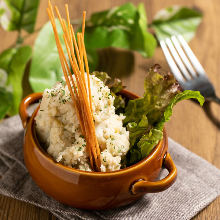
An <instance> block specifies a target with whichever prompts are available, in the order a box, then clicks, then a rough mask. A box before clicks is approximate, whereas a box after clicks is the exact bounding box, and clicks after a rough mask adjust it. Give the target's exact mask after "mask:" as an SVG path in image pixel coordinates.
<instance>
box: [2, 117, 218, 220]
mask: <svg viewBox="0 0 220 220" xmlns="http://www.w3.org/2000/svg"><path fill="white" fill-rule="evenodd" d="M23 135H24V132H23V128H22V125H21V122H20V119H19V116H14V117H11V118H9V119H6V120H4V121H3V122H2V123H0V193H1V194H3V195H5V196H10V197H12V198H16V199H19V200H22V201H25V202H28V203H31V204H34V205H36V206H39V207H42V208H44V209H47V210H49V211H50V212H52V213H53V214H54V215H55V216H57V217H58V218H59V219H76V218H79V219H157V220H159V219H162V220H164V219H169V220H172V219H181V220H182V219H190V218H192V217H193V216H195V215H196V214H197V213H198V212H199V211H200V210H202V209H203V208H204V207H206V206H207V205H208V204H209V203H211V202H212V201H213V200H214V199H215V198H216V197H217V196H218V195H220V170H219V169H217V168H216V167H214V166H213V165H211V164H210V163H208V162H207V161H205V160H204V159H202V158H200V157H198V156H197V155H195V154H193V153H192V152H190V151H188V150H187V149H185V148H184V147H182V146H180V145H179V144H178V143H176V142H174V141H173V140H171V139H169V152H170V154H171V156H172V158H173V160H174V162H175V164H176V166H177V170H178V177H177V181H176V182H175V183H174V185H173V186H171V187H170V188H169V189H168V190H166V191H164V192H161V193H153V194H147V195H145V196H144V197H143V198H142V199H141V200H139V201H137V202H136V203H134V204H132V205H129V206H126V207H122V208H118V209H114V210H107V211H85V210H80V209H76V208H72V207H69V206H66V205H63V204H61V203H59V202H57V201H55V200H54V199H52V198H50V197H49V196H47V195H45V194H44V193H43V192H42V191H41V190H40V189H39V188H38V186H37V185H36V184H35V183H34V182H33V180H32V179H31V177H30V175H29V174H28V171H27V169H26V168H25V165H24V160H23V152H22V146H23ZM166 173H167V172H166V171H165V170H164V171H163V172H162V173H161V176H164V175H166Z"/></svg>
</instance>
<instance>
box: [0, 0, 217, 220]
mask: <svg viewBox="0 0 220 220" xmlns="http://www.w3.org/2000/svg"><path fill="white" fill-rule="evenodd" d="M143 1H144V3H145V7H146V10H147V14H148V19H149V20H150V21H151V19H152V17H153V15H155V13H156V12H157V11H158V10H159V9H161V8H164V7H167V6H170V5H173V4H178V5H187V6H195V7H198V8H199V9H201V10H202V12H203V13H204V19H203V22H202V24H201V25H200V27H199V29H198V32H197V34H196V37H195V38H194V39H193V40H192V41H191V42H190V45H191V47H192V49H193V50H194V52H195V53H196V55H197V56H198V58H199V60H200V61H201V63H202V64H203V66H204V67H205V69H206V71H207V73H208V76H209V78H210V80H211V81H212V82H213V84H214V86H215V88H216V91H217V93H218V94H219V95H220V84H219V82H220V65H219V63H218V62H219V59H220V43H219V35H220V2H219V0H210V1H207V0H166V1H161V0H148V1H147V0H143ZM64 2H68V3H69V6H70V9H71V10H70V11H71V19H76V18H79V17H80V16H81V13H82V11H83V10H87V14H88V16H89V15H90V14H91V13H92V12H94V11H99V10H103V9H107V8H110V7H112V6H115V5H120V4H122V3H125V2H126V0H118V1H107V0H105V1H100V0H93V1H91V0H90V1H89V0H74V1H70V0H69V1H64V0H59V1H58V0H57V1H56V3H57V5H58V6H60V7H61V6H63V3H64ZM131 2H133V3H135V4H137V3H139V2H141V1H140V0H131ZM46 6H47V0H41V3H40V8H39V12H38V18H37V27H36V28H39V27H41V26H42V25H43V24H44V23H45V22H46V21H47V20H48V17H47V14H46V10H45V9H46ZM35 37H36V34H33V35H32V36H31V37H29V38H27V39H26V41H25V43H27V44H33V42H34V39H35ZM15 39H16V33H13V32H11V33H8V32H5V31H3V30H2V29H1V30H0V51H2V50H4V49H6V48H7V47H8V46H10V45H11V44H12V43H13V42H14V40H15ZM121 53H122V54H123V53H124V52H123V51H122V52H121ZM126 56H127V58H128V59H131V60H133V58H134V60H133V61H134V67H133V70H132V74H130V75H129V76H127V77H124V83H125V84H126V85H127V88H128V89H129V90H131V91H134V92H136V93H138V94H140V95H141V94H142V93H143V78H144V76H145V73H146V70H147V69H148V68H149V67H150V66H151V65H152V64H154V63H159V64H160V65H162V67H163V68H164V69H166V70H168V66H167V63H166V61H165V58H164V56H163V54H162V51H161V49H160V48H158V49H157V50H156V53H155V55H154V57H153V58H152V59H144V58H142V57H141V56H140V55H139V54H136V53H135V54H134V57H133V55H132V54H129V53H127V55H126ZM126 56H125V58H126ZM103 57H104V59H105V57H106V56H103ZM115 62H116V63H117V60H115ZM124 72H126V71H124ZM212 108H213V113H214V115H215V116H218V117H219V118H220V107H219V106H217V105H216V104H212ZM167 130H168V134H169V136H170V137H171V138H173V139H174V140H176V141H178V142H179V143H180V144H182V145H183V146H185V147H186V148H188V149H189V150H191V151H193V152H195V153H196V154H198V155H199V156H201V157H203V158H204V159H206V160H208V161H209V162H210V163H212V164H214V165H215V166H217V167H218V168H220V131H219V130H218V129H217V128H216V127H215V125H213V123H211V121H210V120H209V119H208V118H207V116H206V114H205V113H204V111H203V110H202V109H201V108H200V107H199V106H198V105H196V104H194V103H193V102H191V101H184V102H182V103H180V104H178V105H177V106H176V107H175V111H174V114H173V117H172V119H171V121H170V122H169V123H168V124H167ZM219 216H220V197H219V198H217V199H216V200H215V201H214V202H213V203H212V204H211V205H209V206H208V207H207V208H205V209H204V210H203V211H202V212H201V213H199V214H198V215H197V216H196V217H195V219H219V218H220V217H219ZM0 219H24V220H25V219H28V220H29V219H33V220H34V219H55V217H54V216H52V214H50V213H49V212H48V211H46V210H43V209H40V208H37V207H34V206H32V205H29V204H27V203H24V202H20V201H17V200H15V199H11V198H7V197H4V196H0Z"/></svg>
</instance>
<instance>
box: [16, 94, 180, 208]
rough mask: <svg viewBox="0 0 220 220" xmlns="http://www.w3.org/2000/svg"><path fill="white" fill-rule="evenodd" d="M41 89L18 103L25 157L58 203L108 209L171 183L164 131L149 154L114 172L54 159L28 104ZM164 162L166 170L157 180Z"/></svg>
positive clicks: (172, 172)
mask: <svg viewBox="0 0 220 220" xmlns="http://www.w3.org/2000/svg"><path fill="white" fill-rule="evenodd" d="M122 95H123V96H125V97H127V98H129V99H135V98H137V96H136V95H134V94H132V93H130V92H128V91H126V90H123V91H122ZM41 97H42V94H41V93H34V94H31V95H29V96H27V97H26V98H25V99H24V100H23V101H22V102H21V105H20V117H21V120H22V123H23V126H24V128H25V136H24V160H25V164H26V167H27V169H28V170H29V173H30V175H31V176H32V178H33V180H34V181H35V182H36V184H37V185H38V186H39V187H40V188H41V189H42V190H43V191H44V192H45V193H46V194H48V195H50V196H52V197H53V198H54V199H56V200H58V201H60V202H61V203H64V204H67V205H70V206H73V207H76V208H82V209H96V210H101V209H109V208H116V207H119V206H123V205H127V204H129V203H131V202H133V201H135V200H137V199H139V198H140V197H141V196H143V195H144V194H146V193H155V192H160V191H163V190H166V189H167V188H168V187H170V186H171V185H172V184H173V183H174V181H175V179H176V176H177V170H176V167H175V165H174V163H173V161H172V159H171V157H170V154H169V153H167V148H168V140H167V135H166V132H165V131H164V137H163V140H161V141H160V142H159V143H158V145H157V146H156V147H155V148H154V149H153V150H152V152H151V154H150V155H149V156H148V157H146V158H145V159H143V160H142V161H140V162H138V163H137V164H135V165H133V166H130V167H128V168H125V169H122V170H119V171H114V172H106V173H104V172H86V171H81V170H77V169H73V168H69V167H67V166H64V165H62V164H60V163H57V162H55V161H54V160H53V159H52V158H51V157H50V156H49V155H48V154H47V153H46V151H45V150H44V149H43V148H42V147H41V146H40V144H39V142H38V140H37V137H36V133H35V123H34V118H35V116H36V114H37V112H38V109H39V107H38V108H37V109H36V110H35V112H34V113H33V114H32V116H31V117H29V116H28V114H27V111H26V109H27V107H28V106H29V105H30V104H31V103H33V102H35V101H38V100H39V99H41ZM162 166H164V168H166V169H167V170H168V171H169V174H168V175H167V176H166V177H165V178H164V179H162V180H157V181H155V180H156V179H157V177H158V175H159V172H160V170H161V168H162Z"/></svg>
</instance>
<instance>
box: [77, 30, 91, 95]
mask: <svg viewBox="0 0 220 220" xmlns="http://www.w3.org/2000/svg"><path fill="white" fill-rule="evenodd" d="M77 39H78V45H79V46H78V47H79V55H80V60H79V68H80V72H81V76H82V79H83V84H84V86H85V88H86V79H85V69H84V64H83V53H82V48H81V39H80V33H77ZM88 80H89V79H88ZM86 93H87V94H88V92H87V91H86Z"/></svg>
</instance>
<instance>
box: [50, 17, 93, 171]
mask: <svg viewBox="0 0 220 220" xmlns="http://www.w3.org/2000/svg"><path fill="white" fill-rule="evenodd" d="M49 14H50V13H49ZM50 17H52V16H50ZM51 22H52V21H51ZM52 25H53V28H54V32H55V39H56V42H57V47H58V51H59V52H61V53H62V47H61V45H60V42H59V39H58V38H57V30H56V26H55V23H54V22H52ZM61 53H59V55H60V54H61ZM63 55H64V53H63ZM60 60H61V65H62V68H63V72H64V76H67V73H66V70H65V67H64V63H63V62H64V60H65V59H63V57H62V58H61V57H60ZM65 78H66V82H67V85H68V88H69V91H70V93H71V97H74V94H73V93H72V89H71V85H70V83H69V80H68V76H67V77H65ZM73 101H74V100H73ZM75 103H76V102H75ZM76 110H77V109H76ZM83 114H84V113H83ZM78 115H79V117H78V118H79V119H81V115H80V114H78ZM80 121H81V130H82V132H83V133H85V132H86V133H87V136H88V133H89V132H88V131H87V130H86V131H84V128H85V126H84V123H83V122H82V120H80ZM83 121H84V120H83ZM86 127H87V126H86ZM87 142H89V140H87ZM88 148H89V147H88ZM88 151H89V157H90V163H91V167H92V169H94V164H93V158H92V155H91V150H90V148H89V150H88Z"/></svg>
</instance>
